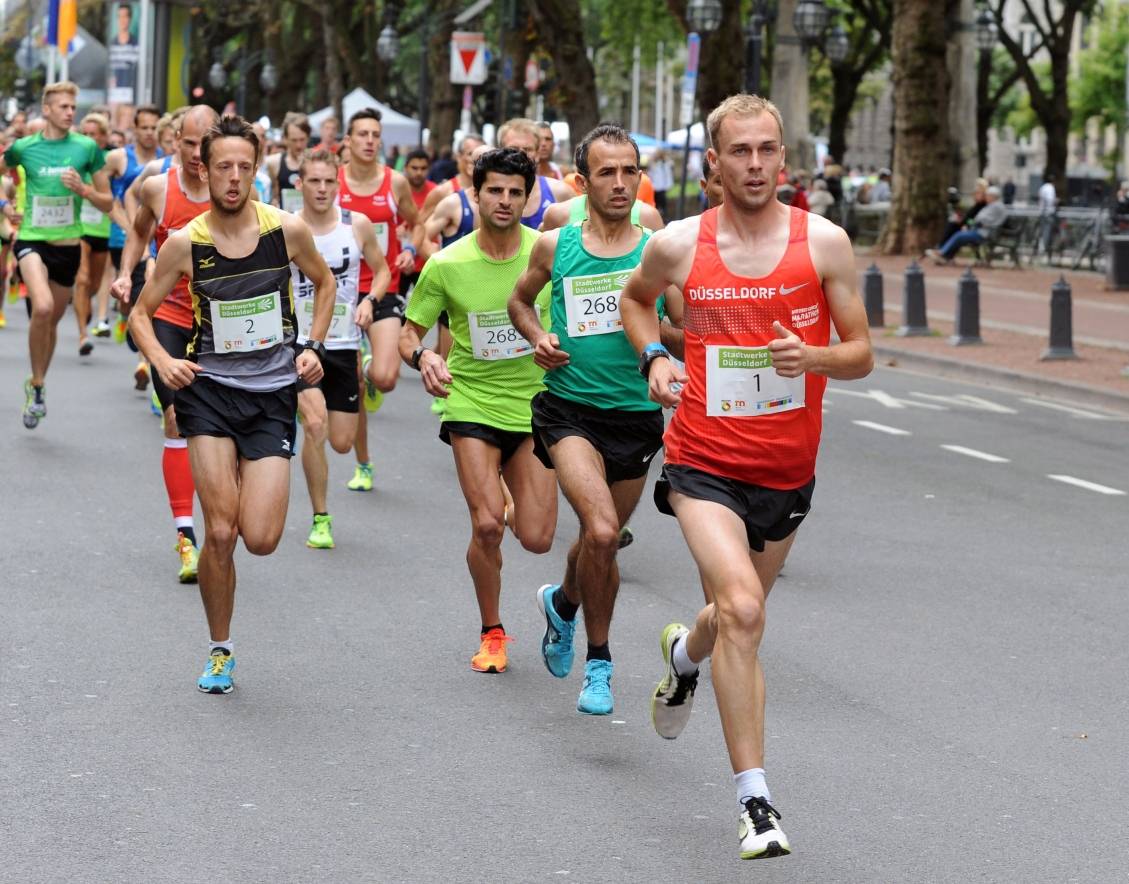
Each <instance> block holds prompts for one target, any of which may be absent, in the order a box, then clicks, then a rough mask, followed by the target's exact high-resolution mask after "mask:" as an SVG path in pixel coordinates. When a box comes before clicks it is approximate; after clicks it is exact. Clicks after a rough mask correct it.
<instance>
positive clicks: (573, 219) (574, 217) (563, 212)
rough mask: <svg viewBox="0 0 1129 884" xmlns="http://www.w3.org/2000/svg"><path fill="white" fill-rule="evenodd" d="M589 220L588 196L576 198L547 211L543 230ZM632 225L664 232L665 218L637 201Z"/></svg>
mask: <svg viewBox="0 0 1129 884" xmlns="http://www.w3.org/2000/svg"><path fill="white" fill-rule="evenodd" d="M587 220H588V195H587V194H581V195H580V196H574V197H573V198H572V199H570V200H566V201H565V202H563V203H553V205H551V206H549V208H547V209H546V210H545V216H544V218H542V219H541V229H542V230H543V231H545V232H548V231H550V230H556V229H557V228H558V227H564V226H565V225H566V224H575V223H577V222H578V221H587ZM631 223H632V224H634V225H636V226H638V227H645V228H647V230H651V231H654V230H662V229H663V226H664V225H663V217H662V215H660V214H659V212H658V210H657V209H656V208H655V207H654V206H651V205H648V204H647V203H645V202H643V201H642V200H635V202H634V203H632V204H631Z"/></svg>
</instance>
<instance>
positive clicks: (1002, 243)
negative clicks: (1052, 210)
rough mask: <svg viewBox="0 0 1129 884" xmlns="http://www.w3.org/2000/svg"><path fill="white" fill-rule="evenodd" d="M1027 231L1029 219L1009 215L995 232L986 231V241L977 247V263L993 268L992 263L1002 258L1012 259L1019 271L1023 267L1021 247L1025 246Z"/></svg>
mask: <svg viewBox="0 0 1129 884" xmlns="http://www.w3.org/2000/svg"><path fill="white" fill-rule="evenodd" d="M1026 231H1027V219H1025V218H1023V217H1021V216H1019V215H1008V217H1007V218H1006V219H1005V220H1004V223H1003V224H1001V225H1000V226H999V227H997V228H996V229H995V230H989V231H986V232H985V234H984V241H983V242H981V243H980V244H979V245H978V246H976V263H977V264H982V265H983V266H985V267H991V266H992V261H994V260H997V259H999V258H1002V257H1007V258H1011V262H1012V264H1013V265H1014V266H1015V268H1016V269H1017V270H1018V269H1020V268H1021V267H1022V266H1023V261H1022V259H1021V258H1020V256H1019V247H1020V246H1021V245H1022V244H1023V240H1024V236H1025V234H1026Z"/></svg>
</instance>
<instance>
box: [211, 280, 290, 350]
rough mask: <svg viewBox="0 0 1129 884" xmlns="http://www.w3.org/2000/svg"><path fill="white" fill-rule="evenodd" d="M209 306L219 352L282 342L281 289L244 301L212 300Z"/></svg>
mask: <svg viewBox="0 0 1129 884" xmlns="http://www.w3.org/2000/svg"><path fill="white" fill-rule="evenodd" d="M210 306H211V313H212V339H213V341H214V342H215V350H216V352H217V353H254V352H256V351H257V350H266V349H267V348H269V347H274V346H277V345H278V344H281V343H282V305H281V302H280V294H279V292H271V293H270V294H269V295H259V296H257V297H254V298H244V299H243V300H241V301H212V302H211V305H210Z"/></svg>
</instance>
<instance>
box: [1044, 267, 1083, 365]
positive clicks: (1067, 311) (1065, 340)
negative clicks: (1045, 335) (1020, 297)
mask: <svg viewBox="0 0 1129 884" xmlns="http://www.w3.org/2000/svg"><path fill="white" fill-rule="evenodd" d="M1077 358H1078V354H1077V353H1075V352H1074V319H1073V306H1072V304H1071V297H1070V283H1068V282H1067V281H1066V279H1065V278H1064V277H1062V276H1060V277H1059V278H1058V282H1056V283H1055V284H1054V285H1052V286H1051V340H1050V346H1049V347H1047V349H1046V350H1044V351H1043V354H1042V355H1041V356H1040V357H1039V359H1043V360H1046V359H1077Z"/></svg>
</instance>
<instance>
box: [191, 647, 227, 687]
mask: <svg viewBox="0 0 1129 884" xmlns="http://www.w3.org/2000/svg"><path fill="white" fill-rule="evenodd" d="M234 671H235V655H234V654H229V653H228V652H227V651H225V650H223V649H222V648H216V649H215V650H214V651H212V653H211V655H209V657H208V662H207V663H205V664H204V674H203V675H201V676H200V679H199V681H197V682H196V687H198V688H199V689H200V690H202V691H203V692H204V693H205V694H230V693H231V690H232V688H234V687H235V682H233V681H232V680H231V673H233V672H234Z"/></svg>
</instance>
